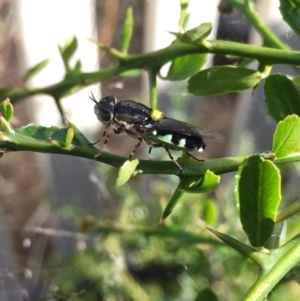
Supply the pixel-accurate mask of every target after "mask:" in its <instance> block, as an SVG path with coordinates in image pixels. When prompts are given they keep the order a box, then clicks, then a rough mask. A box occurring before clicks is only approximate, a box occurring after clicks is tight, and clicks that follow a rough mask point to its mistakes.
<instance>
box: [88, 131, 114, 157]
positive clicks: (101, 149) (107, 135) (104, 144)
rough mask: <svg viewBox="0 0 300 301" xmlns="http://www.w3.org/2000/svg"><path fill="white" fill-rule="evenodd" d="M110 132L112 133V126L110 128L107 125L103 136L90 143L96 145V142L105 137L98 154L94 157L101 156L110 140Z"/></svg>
mask: <svg viewBox="0 0 300 301" xmlns="http://www.w3.org/2000/svg"><path fill="white" fill-rule="evenodd" d="M110 134H111V130H110V128H109V127H106V128H105V129H104V132H103V135H102V137H101V138H100V139H99V140H97V141H96V142H94V143H91V144H90V145H95V144H96V143H98V142H100V141H101V140H102V139H103V138H105V140H104V143H103V144H102V146H101V148H100V151H99V153H98V154H96V155H95V156H94V158H97V157H99V156H100V155H101V154H102V151H103V149H104V147H105V146H106V144H107V142H108V139H109V136H110Z"/></svg>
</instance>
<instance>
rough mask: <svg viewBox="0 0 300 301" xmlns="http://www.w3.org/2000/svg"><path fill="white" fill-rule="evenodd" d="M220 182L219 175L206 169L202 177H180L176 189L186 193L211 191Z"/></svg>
mask: <svg viewBox="0 0 300 301" xmlns="http://www.w3.org/2000/svg"><path fill="white" fill-rule="evenodd" d="M219 184H220V176H217V175H216V174H214V173H213V172H212V171H210V170H207V171H206V172H205V174H204V175H203V176H202V177H199V176H197V177H181V178H180V183H179V185H178V188H177V189H178V190H179V191H182V192H188V193H203V192H208V191H211V190H212V189H214V188H216V187H217V186H218V185H219Z"/></svg>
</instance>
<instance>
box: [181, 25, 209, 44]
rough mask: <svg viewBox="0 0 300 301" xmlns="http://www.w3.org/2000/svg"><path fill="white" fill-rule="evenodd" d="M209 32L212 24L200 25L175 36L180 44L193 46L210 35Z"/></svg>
mask: <svg viewBox="0 0 300 301" xmlns="http://www.w3.org/2000/svg"><path fill="white" fill-rule="evenodd" d="M211 30H212V24H211V23H210V22H208V23H202V24H200V25H199V26H197V27H195V28H192V29H190V30H188V31H187V32H185V33H184V34H177V37H178V39H179V41H180V42H181V43H185V44H192V45H195V44H199V43H201V41H202V40H203V39H205V38H207V36H209V34H210V33H211Z"/></svg>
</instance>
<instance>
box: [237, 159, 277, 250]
mask: <svg viewBox="0 0 300 301" xmlns="http://www.w3.org/2000/svg"><path fill="white" fill-rule="evenodd" d="M235 196H236V201H237V205H238V208H239V211H240V219H241V223H242V226H243V229H244V231H245V233H246V234H247V236H248V239H249V241H250V242H251V244H252V245H253V246H254V247H262V246H264V245H265V244H266V242H267V241H268V239H269V238H270V236H271V235H272V231H273V228H274V224H275V220H276V211H277V208H278V205H279V202H280V200H281V191H280V173H279V170H278V169H277V167H276V166H275V165H274V163H273V162H272V161H270V160H264V159H262V158H261V156H259V155H254V156H251V157H249V158H248V159H246V160H244V162H243V164H242V165H241V166H240V167H239V169H238V173H237V176H236V179H235Z"/></svg>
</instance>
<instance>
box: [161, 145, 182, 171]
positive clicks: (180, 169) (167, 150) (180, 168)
mask: <svg viewBox="0 0 300 301" xmlns="http://www.w3.org/2000/svg"><path fill="white" fill-rule="evenodd" d="M164 149H165V150H166V152H167V153H168V155H169V157H170V159H171V160H172V161H173V162H174V163H175V164H176V165H177V166H178V168H179V175H180V174H181V172H182V167H181V166H180V165H179V163H178V162H177V161H176V160H175V159H174V158H173V157H172V155H171V153H170V151H169V149H168V148H167V147H165V146H164Z"/></svg>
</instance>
